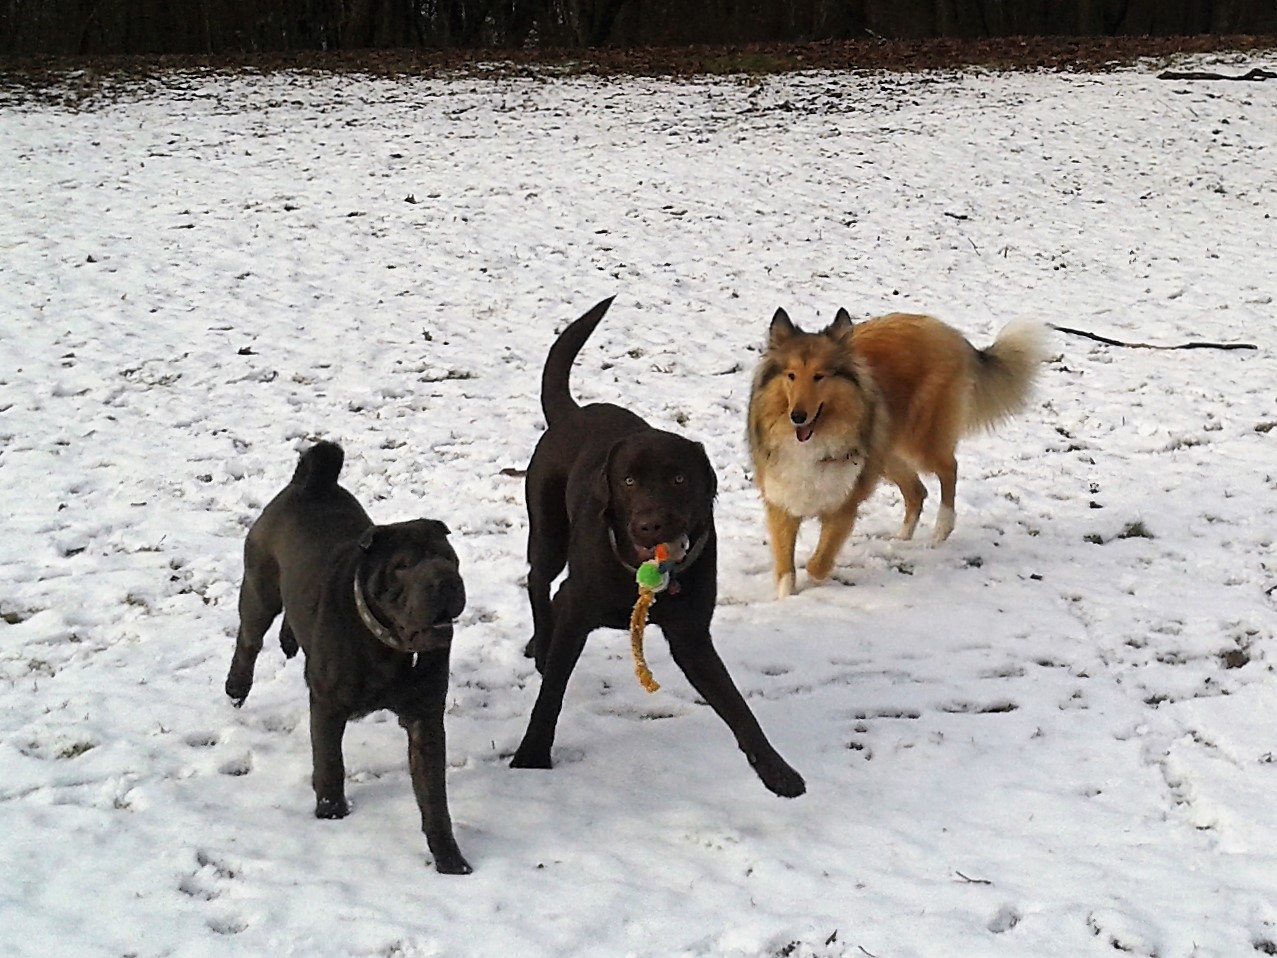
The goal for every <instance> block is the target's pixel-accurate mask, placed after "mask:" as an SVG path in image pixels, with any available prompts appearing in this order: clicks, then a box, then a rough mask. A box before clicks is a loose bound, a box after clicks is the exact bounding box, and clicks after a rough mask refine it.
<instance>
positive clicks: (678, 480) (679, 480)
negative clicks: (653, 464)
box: [674, 472, 687, 486]
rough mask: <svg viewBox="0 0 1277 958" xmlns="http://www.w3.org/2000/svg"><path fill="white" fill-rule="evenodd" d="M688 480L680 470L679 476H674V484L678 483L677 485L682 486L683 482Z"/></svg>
mask: <svg viewBox="0 0 1277 958" xmlns="http://www.w3.org/2000/svg"><path fill="white" fill-rule="evenodd" d="M686 481H687V479H686V478H685V477H684V476H683V474H682V473H681V472H680V473H679V474H678V475H677V476H675V477H674V485H676V486H681V485H682V484H683V483H685V482H686Z"/></svg>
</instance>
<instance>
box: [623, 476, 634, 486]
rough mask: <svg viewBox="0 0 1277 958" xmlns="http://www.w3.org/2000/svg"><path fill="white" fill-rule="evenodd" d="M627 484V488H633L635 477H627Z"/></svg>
mask: <svg viewBox="0 0 1277 958" xmlns="http://www.w3.org/2000/svg"><path fill="white" fill-rule="evenodd" d="M625 484H626V485H627V486H632V485H634V477H633V476H626V477H625Z"/></svg>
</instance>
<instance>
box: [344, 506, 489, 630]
mask: <svg viewBox="0 0 1277 958" xmlns="http://www.w3.org/2000/svg"><path fill="white" fill-rule="evenodd" d="M359 544H360V546H361V547H362V548H363V549H364V551H365V553H366V555H365V557H364V569H365V573H364V575H365V578H364V595H365V598H366V601H367V603H368V606H369V608H370V609H371V610H372V612H373V614H374V615H375V616H376V617H377V619H378V620H379V621H380V622H381V623H382V624H383V625H384V626H385V627H386V628H387V629H388V630H389V631H390V633H391V634H392V636H393V637H394V639H395V643H396V645H395V647H396V648H398V649H399V651H402V652H429V651H432V650H436V649H443V648H447V647H448V645H449V644H450V643H451V642H452V622H453V620H454V619H455V618H456V617H457V616H458V615H460V614H461V611H462V610H463V609H464V608H465V605H466V589H465V584H464V583H463V582H462V581H461V571H460V567H459V563H458V561H457V554H456V553H455V552H454V551H453V550H452V545H451V544H450V543H449V542H448V527H447V526H446V525H444V524H443V523H442V522H440V521H438V520H437V519H414V520H412V521H410V522H396V523H394V524H392V525H386V526H374V527H373V528H371V529H369V530H368V532H367V533H365V534H364V537H363V539H361V540H360V543H359Z"/></svg>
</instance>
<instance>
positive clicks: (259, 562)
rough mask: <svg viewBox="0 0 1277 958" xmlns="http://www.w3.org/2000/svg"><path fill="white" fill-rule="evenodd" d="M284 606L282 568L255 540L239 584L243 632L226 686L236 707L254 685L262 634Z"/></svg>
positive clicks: (249, 547) (248, 546)
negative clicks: (259, 550) (260, 552)
mask: <svg viewBox="0 0 1277 958" xmlns="http://www.w3.org/2000/svg"><path fill="white" fill-rule="evenodd" d="M283 608H284V603H283V602H282V601H281V600H280V597H279V570H278V568H276V567H275V564H274V562H272V561H271V560H269V559H267V558H264V557H261V556H258V555H257V554H256V550H255V549H254V548H253V546H252V544H251V542H250V543H249V544H246V545H245V547H244V582H243V584H242V585H240V587H239V634H238V635H237V636H236V638H235V655H234V657H233V658H232V659H231V667H230V670H229V671H228V672H227V673H226V686H225V688H226V694H227V695H228V696H229V697H230V699H231V701H232V702H233V703H234V705H235V707H236V708H239V707H240V706H241V705H243V704H244V699H246V698H248V693H249V691H250V690H251V689H252V688H253V670H254V668H255V667H256V665H257V654H258V653H259V652H261V650H262V637H263V636H264V635H265V634H266V630H267V629H269V628H270V625H271V623H272V622H274V621H275V617H276V616H278V615H279V613H280V612H281V611H283Z"/></svg>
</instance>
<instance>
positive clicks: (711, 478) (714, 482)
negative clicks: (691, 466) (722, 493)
mask: <svg viewBox="0 0 1277 958" xmlns="http://www.w3.org/2000/svg"><path fill="white" fill-rule="evenodd" d="M696 448H697V449H698V450H700V454H701V468H702V469H703V470H704V471H705V476H704V482H705V488H706V489H707V490H708V491H709V497H710V498H711V499H716V498H718V473H716V472H715V471H714V464H713V463H711V462H710V461H709V453H707V452H706V451H705V447H704V446H703V445H702V444H701V443H699V442H698V443H697V444H696Z"/></svg>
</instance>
